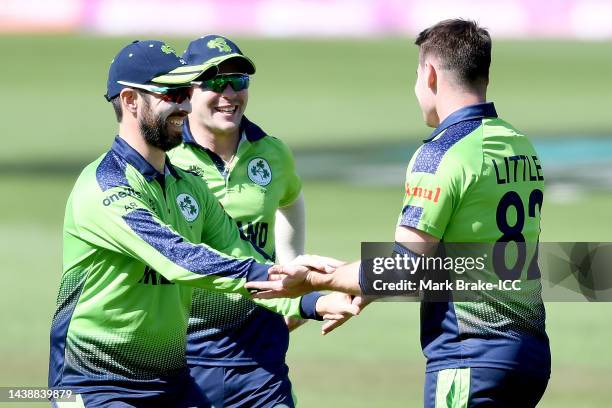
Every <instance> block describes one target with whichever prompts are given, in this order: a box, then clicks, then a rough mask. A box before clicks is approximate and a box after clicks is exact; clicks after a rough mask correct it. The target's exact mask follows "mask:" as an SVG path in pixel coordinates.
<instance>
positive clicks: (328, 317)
mask: <svg viewBox="0 0 612 408" xmlns="http://www.w3.org/2000/svg"><path fill="white" fill-rule="evenodd" d="M344 318H346V316H345V315H343V314H332V313H326V314H324V315H323V320H341V319H344Z"/></svg>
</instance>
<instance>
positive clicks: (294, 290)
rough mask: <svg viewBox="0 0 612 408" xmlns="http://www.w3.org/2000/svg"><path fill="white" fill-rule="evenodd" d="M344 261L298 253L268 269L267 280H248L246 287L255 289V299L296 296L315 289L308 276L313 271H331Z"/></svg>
mask: <svg viewBox="0 0 612 408" xmlns="http://www.w3.org/2000/svg"><path fill="white" fill-rule="evenodd" d="M343 264H344V262H342V261H339V260H337V259H334V258H328V257H324V256H318V255H300V256H298V257H297V258H295V259H294V260H293V261H291V263H290V264H288V265H273V266H272V267H271V268H270V269H268V281H267V282H261V281H258V282H248V283H247V284H246V285H245V287H246V288H247V289H257V290H258V291H259V292H256V293H254V294H253V297H254V298H257V299H274V298H282V297H298V296H301V295H303V294H306V293H309V292H312V291H313V290H315V289H314V288H313V286H312V283H311V280H310V279H309V277H312V275H310V274H313V273H333V272H334V271H335V270H336V268H337V267H338V266H341V265H343Z"/></svg>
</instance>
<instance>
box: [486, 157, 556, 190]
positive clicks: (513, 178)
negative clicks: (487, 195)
mask: <svg viewBox="0 0 612 408" xmlns="http://www.w3.org/2000/svg"><path fill="white" fill-rule="evenodd" d="M493 167H494V168H495V176H496V177H497V184H510V183H521V182H524V181H541V180H544V176H543V175H542V166H540V161H539V159H538V156H535V155H534V156H526V155H524V154H519V155H515V156H507V157H504V160H503V162H500V163H497V162H496V161H495V160H493Z"/></svg>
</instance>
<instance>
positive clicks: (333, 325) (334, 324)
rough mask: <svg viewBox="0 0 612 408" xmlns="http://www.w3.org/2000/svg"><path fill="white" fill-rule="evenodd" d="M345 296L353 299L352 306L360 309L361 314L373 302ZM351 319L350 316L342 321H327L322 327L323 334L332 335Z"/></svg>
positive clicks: (358, 297)
mask: <svg viewBox="0 0 612 408" xmlns="http://www.w3.org/2000/svg"><path fill="white" fill-rule="evenodd" d="M335 293H338V292H335ZM344 296H348V297H349V298H351V299H352V300H351V304H352V305H354V306H356V307H357V308H358V310H359V313H360V312H361V311H362V310H363V309H364V308H365V307H366V306H367V305H369V304H370V303H371V302H372V300H371V299H368V298H365V297H363V296H350V295H344ZM317 303H318V302H317ZM359 313H357V314H359ZM351 317H352V316H350V315H349V316H344V317H342V318H341V319H330V320H328V321H326V322H325V323H323V326H321V334H322V335H324V336H325V335H326V334H328V333H331V332H332V331H334V330H335V329H337V328H338V327H340V326H342V325H343V324H344V323H345V322H346V321H347V320H349V319H350V318H351Z"/></svg>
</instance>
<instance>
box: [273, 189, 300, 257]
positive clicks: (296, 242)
mask: <svg viewBox="0 0 612 408" xmlns="http://www.w3.org/2000/svg"><path fill="white" fill-rule="evenodd" d="M305 219H306V210H305V205H304V194H303V193H300V195H299V196H298V197H297V199H296V200H295V201H294V202H293V203H292V204H290V205H288V206H286V207H280V208H279V209H278V210H277V211H276V225H275V227H274V234H275V240H274V241H275V247H276V258H277V260H278V262H279V263H288V262H291V261H292V260H293V259H295V258H296V257H297V256H298V255H302V254H303V253H304V241H305V236H306V225H305Z"/></svg>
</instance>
